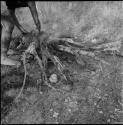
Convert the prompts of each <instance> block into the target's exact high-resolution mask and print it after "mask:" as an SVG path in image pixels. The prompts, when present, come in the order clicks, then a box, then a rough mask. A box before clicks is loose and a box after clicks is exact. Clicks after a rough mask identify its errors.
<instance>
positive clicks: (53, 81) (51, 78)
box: [49, 74, 58, 83]
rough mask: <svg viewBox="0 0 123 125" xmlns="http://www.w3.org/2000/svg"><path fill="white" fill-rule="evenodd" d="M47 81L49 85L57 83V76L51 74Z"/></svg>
mask: <svg viewBox="0 0 123 125" xmlns="http://www.w3.org/2000/svg"><path fill="white" fill-rule="evenodd" d="M49 81H50V82H51V83H57V81H58V78H57V75H56V74H52V75H51V76H50V78H49Z"/></svg>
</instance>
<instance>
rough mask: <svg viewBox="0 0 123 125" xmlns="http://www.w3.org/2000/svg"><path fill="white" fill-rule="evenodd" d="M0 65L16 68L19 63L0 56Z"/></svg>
mask: <svg viewBox="0 0 123 125" xmlns="http://www.w3.org/2000/svg"><path fill="white" fill-rule="evenodd" d="M1 64H2V65H8V66H17V67H19V66H20V65H21V63H20V62H19V61H16V60H12V59H11V58H8V57H4V56H1Z"/></svg>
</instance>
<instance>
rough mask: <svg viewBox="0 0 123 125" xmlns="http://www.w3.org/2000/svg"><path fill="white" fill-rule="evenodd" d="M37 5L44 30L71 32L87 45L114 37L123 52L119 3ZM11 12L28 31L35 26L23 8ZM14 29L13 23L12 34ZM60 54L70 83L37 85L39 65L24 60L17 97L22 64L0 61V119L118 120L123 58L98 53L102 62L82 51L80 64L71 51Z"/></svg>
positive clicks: (122, 113)
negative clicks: (14, 66) (16, 98)
mask: <svg viewBox="0 0 123 125" xmlns="http://www.w3.org/2000/svg"><path fill="white" fill-rule="evenodd" d="M3 6H4V5H3ZM37 7H38V11H39V15H40V16H39V17H40V20H41V23H42V28H43V30H44V31H46V32H49V33H51V35H52V36H59V35H63V36H76V37H77V40H79V41H84V42H86V43H87V44H89V45H90V46H93V43H95V42H99V43H101V42H104V41H106V42H110V41H111V42H112V41H113V42H116V41H119V42H121V44H120V47H119V51H120V53H121V54H122V55H123V22H122V20H123V2H112V1H110V2H81V3H79V2H63V3H61V2H51V3H50V2H43V3H42V2H37ZM16 13H17V16H18V18H19V20H20V22H21V23H22V25H23V26H25V27H26V28H27V29H28V30H32V29H34V28H35V27H34V25H33V21H32V19H31V15H29V14H30V13H29V10H28V8H25V9H19V10H18V11H17V12H16ZM19 14H20V15H19ZM28 16H29V17H28ZM27 19H28V20H27ZM30 25H31V26H32V27H30ZM17 32H18V34H19V31H17V29H16V28H15V30H14V33H13V37H14V36H15V35H16V33H17ZM116 48H117V47H116ZM60 57H62V58H61V60H62V62H63V63H64V65H65V66H66V68H67V69H68V70H69V71H70V72H71V75H72V81H73V86H70V85H69V84H67V83H65V81H64V80H63V79H62V78H61V77H60V76H59V79H58V81H57V83H50V81H49V83H50V84H51V85H52V86H53V87H55V88H56V90H53V89H51V88H49V87H48V86H47V85H42V82H41V71H40V68H39V65H38V64H37V62H36V61H32V62H30V63H28V64H27V69H28V75H27V79H26V85H25V87H24V90H23V92H22V94H21V96H20V97H19V99H18V101H17V102H13V100H14V99H15V97H16V96H17V95H18V94H19V92H20V89H21V87H22V84H23V78H24V67H23V66H21V67H20V68H18V69H17V68H13V67H9V66H1V123H2V124H15V123H16V124H52V123H54V124H60V123H61V124H68V123H69V124H97V123H98V124H107V123H109V124H113V123H123V57H118V56H116V55H106V54H104V53H102V54H101V58H102V59H103V60H105V61H106V62H107V63H103V62H99V61H96V60H94V59H93V58H92V57H88V56H82V57H81V58H80V59H79V61H80V64H78V63H77V62H76V60H74V59H73V56H72V55H70V54H68V55H67V54H64V53H61V55H60ZM83 61H85V62H86V63H85V65H83ZM53 73H56V70H55V69H54V67H53V66H51V67H49V69H48V78H49V77H50V75H51V74H53ZM57 89H59V90H63V91H58V90H57Z"/></svg>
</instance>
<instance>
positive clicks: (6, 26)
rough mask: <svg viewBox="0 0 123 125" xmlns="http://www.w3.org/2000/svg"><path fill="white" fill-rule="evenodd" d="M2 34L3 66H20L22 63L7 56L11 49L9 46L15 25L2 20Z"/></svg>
mask: <svg viewBox="0 0 123 125" xmlns="http://www.w3.org/2000/svg"><path fill="white" fill-rule="evenodd" d="M1 23H2V32H1V64H3V65H10V66H14V65H16V66H20V62H19V61H16V60H13V59H11V58H9V57H8V56H7V51H8V49H9V44H10V41H11V35H12V31H13V29H14V25H13V24H12V23H10V22H9V21H7V20H6V21H5V20H2V19H1Z"/></svg>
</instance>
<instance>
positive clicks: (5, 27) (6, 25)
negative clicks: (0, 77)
mask: <svg viewBox="0 0 123 125" xmlns="http://www.w3.org/2000/svg"><path fill="white" fill-rule="evenodd" d="M14 3H15V4H14V5H13V3H12V2H8V1H7V2H6V5H7V7H8V11H9V16H4V15H1V24H2V26H1V27H2V34H1V64H3V65H18V64H19V62H18V61H15V60H12V59H10V58H8V57H7V51H8V49H9V44H10V41H11V36H12V32H13V29H14V25H15V26H16V27H17V28H18V29H19V30H20V31H21V33H22V34H23V35H25V34H27V33H28V32H27V31H26V30H25V29H24V28H23V27H22V26H21V25H20V23H19V21H18V19H17V17H16V15H15V10H16V8H20V7H29V9H30V12H31V14H32V17H33V20H34V23H35V25H36V28H37V30H38V32H39V33H40V29H41V26H40V21H39V18H38V13H37V9H36V4H35V2H34V1H28V2H22V1H16V2H14Z"/></svg>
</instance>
